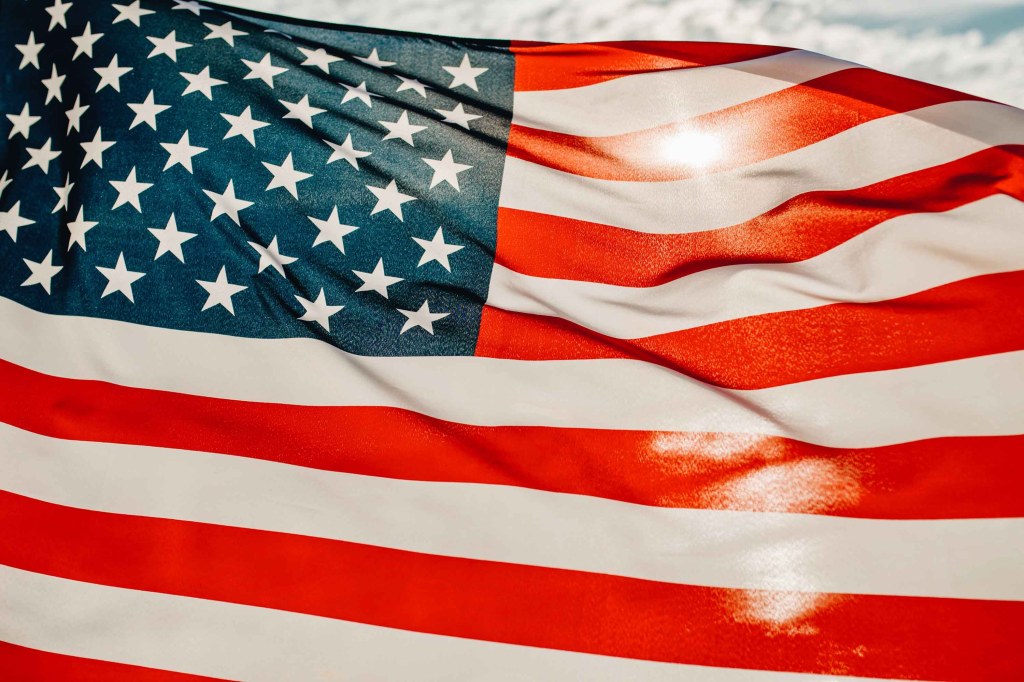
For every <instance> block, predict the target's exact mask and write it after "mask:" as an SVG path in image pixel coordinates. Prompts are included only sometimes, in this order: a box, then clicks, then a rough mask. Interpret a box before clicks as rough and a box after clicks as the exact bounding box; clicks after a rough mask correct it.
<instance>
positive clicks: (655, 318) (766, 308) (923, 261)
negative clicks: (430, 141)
mask: <svg viewBox="0 0 1024 682" xmlns="http://www.w3.org/2000/svg"><path fill="white" fill-rule="evenodd" d="M1021 225H1024V203H1021V202H1019V201H1017V200H1016V199H1012V198H1010V197H1007V196H1004V195H996V196H993V197H989V198H986V199H982V200H980V201H977V202H974V203H972V204H968V205H966V206H962V207H959V208H957V209H954V210H951V211H948V212H946V213H914V214H909V215H904V216H900V217H898V218H894V219H892V220H890V221H888V222H885V223H882V224H880V225H878V226H876V227H874V228H872V229H870V230H867V231H866V232H863V233H862V234H860V235H858V236H856V237H854V238H853V239H851V240H849V241H847V242H845V243H843V244H841V245H839V246H838V247H836V248H834V249H832V250H831V251H826V252H825V253H823V254H821V255H819V256H816V257H814V258H811V259H808V260H805V261H801V262H798V263H785V264H758V265H749V264H745V265H732V266H725V267H719V268H714V269H711V270H705V271H703V272H697V273H694V274H692V275H687V276H686V277H682V278H680V279H677V280H673V281H671V282H667V283H665V284H662V285H659V286H654V287H647V288H637V287H625V286H614V285H610V284H595V283H593V282H580V281H574V280H560V279H546V278H542V277H531V276H528V275H523V274H520V273H517V272H514V271H512V270H509V269H507V268H504V267H502V266H500V265H495V267H494V270H493V273H492V274H491V284H490V293H489V295H488V298H487V303H488V304H489V305H492V306H494V307H496V308H502V309H504V310H511V311H516V312H522V313H532V314H535V315H547V316H553V317H560V318H562V319H566V320H571V321H572V322H575V323H576V324H579V325H582V326H584V327H587V328H589V329H593V330H595V331H598V332H600V333H602V334H606V335H608V336H613V337H617V338H622V339H630V338H640V337H644V336H653V335H655V334H664V333H668V332H674V331H680V330H684V329H691V328H693V327H700V326H702V325H708V324H714V323H716V322H723V321H726V320H734V319H737V318H741V317H747V316H750V315H763V314H766V313H775V312H781V311H786V310H802V309H806V308H814V307H817V306H823V305H828V304H831V303H840V302H843V303H870V302H873V301H883V300H887V299H892V298H898V297H900V296H906V295H908V294H912V293H915V292H919V291H923V290H925V289H931V288H933V287H937V286H940V285H943V284H949V283H950V282H956V281H958V280H961V279H966V278H968V277H976V276H979V275H986V274H992V273H997V272H1006V271H1010V270H1020V269H1024V230H1022V229H1021Z"/></svg>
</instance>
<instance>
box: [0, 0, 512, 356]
mask: <svg viewBox="0 0 1024 682" xmlns="http://www.w3.org/2000/svg"><path fill="white" fill-rule="evenodd" d="M0 12H2V15H0V73H2V74H3V85H4V87H3V88H2V90H0V233H2V234H0V295H2V296H5V297H7V298H10V299H12V300H15V301H17V302H19V303H22V304H24V305H26V306H29V307H31V308H34V309H36V310H40V311H43V312H47V313H55V314H68V315H85V316H93V317H104V318H111V319H119V320H124V321H128V322H133V323H139V324H146V325H154V326H162V327H171V328H176V329H183V330H195V331H204V332H213V333H220V334H231V335H237V336H249V337H267V338H271V337H302V336H312V337H318V338H322V339H324V340H327V341H328V342H330V343H332V344H334V345H336V346H338V347H340V348H342V349H344V350H346V351H349V352H352V353H357V354H362V355H462V354H472V353H473V351H474V347H475V345H476V339H477V332H478V329H479V323H480V316H481V310H482V306H483V303H484V300H485V299H486V296H487V288H488V282H489V278H490V272H491V268H492V266H493V260H494V251H495V239H496V231H495V225H496V218H497V206H498V195H499V190H500V186H501V176H502V168H503V164H504V158H505V147H506V143H507V138H508V131H509V126H510V121H511V109H512V84H513V68H514V59H513V56H512V55H511V53H510V52H509V51H508V49H507V45H506V44H505V43H502V42H497V41H464V40H461V39H460V40H455V39H448V38H439V37H434V36H422V35H411V34H395V33H387V34H385V33H380V32H375V31H372V30H363V29H354V28H347V27H333V26H325V25H321V24H317V23H315V22H303V21H299V20H295V21H292V20H288V21H287V22H283V21H282V20H281V19H280V18H277V17H270V16H267V15H261V14H257V13H248V12H244V11H240V10H236V9H234V8H230V9H229V8H224V7H218V6H215V5H211V4H209V3H197V2H182V1H180V0H175V1H170V0H168V1H166V2H164V1H162V0H142V1H141V2H140V1H135V2H123V3H107V2H87V1H86V0H75V1H74V2H67V1H65V0H56V1H55V2H53V3H52V4H51V3H50V1H49V0H46V2H28V3H24V2H5V3H2V4H0Z"/></svg>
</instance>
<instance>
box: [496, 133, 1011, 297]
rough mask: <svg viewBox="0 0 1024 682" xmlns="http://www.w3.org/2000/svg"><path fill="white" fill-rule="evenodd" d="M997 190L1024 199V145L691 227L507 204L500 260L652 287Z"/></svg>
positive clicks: (800, 251)
mask: <svg viewBox="0 0 1024 682" xmlns="http://www.w3.org/2000/svg"><path fill="white" fill-rule="evenodd" d="M993 194H1007V195H1009V196H1012V197H1016V198H1017V199H1020V200H1022V201H1024V146H1020V145H1011V146H1005V147H993V148H989V149H985V150H983V151H980V152H977V153H975V154H971V155H970V156H966V157H964V158H962V159H957V160H956V161H951V162H949V163H945V164H942V165H940V166H934V167H932V168H927V169H924V170H920V171H915V172H913V173H908V174H906V175H901V176H899V177H895V178H891V179H888V180H884V181H882V182H878V183H875V184H873V185H868V186H866V187H862V188H859V189H853V190H844V191H820V192H808V193H807V194H802V195H800V196H797V197H794V198H793V199H790V200H789V201H786V202H785V203H783V204H781V205H779V206H778V207H777V208H774V209H772V210H771V211H768V212H767V213H765V214H763V215H760V216H758V217H756V218H754V219H752V220H749V221H747V222H744V223H740V224H738V225H734V226H732V227H726V228H722V229H719V230H709V231H706V232H696V233H691V234H647V233H643V232H634V231H632V230H626V229H622V228H619V227H612V226H610V225H600V224H597V223H590V222H585V221H582V220H573V219H572V218H562V217H558V216H549V215H544V214H540V213H531V212H529V211H520V210H516V209H510V208H499V209H498V249H497V254H496V259H497V262H498V263H500V264H501V265H503V266H505V267H507V268H509V269H511V270H515V271H516V272H521V273H523V274H525V275H532V276H534V277H547V278H551V279H574V280H581V281H588V282H600V283H604V284H618V285H622V286H634V287H649V286H656V285H658V284H664V283H665V282H669V281H671V280H674V279H678V278H679V277H683V276H685V275H688V274H691V273H694V272H700V271H702V270H708V269H710V268H715V267H721V266H725V265H739V264H745V263H791V262H795V261H799V260H804V259H806V258H812V257H814V256H817V255H819V254H821V253H824V252H825V251H828V250H829V249H831V248H834V247H835V246H838V245H839V244H841V243H843V242H845V241H847V240H848V239H850V238H852V237H855V236H857V235H858V234H860V233H862V232H864V231H865V230H868V229H869V228H871V227H874V226H875V225H878V224H879V223H882V222H884V221H886V220H891V219H892V218H895V217H898V216H901V215H906V214H908V213H925V212H929V213H930V212H940V211H948V210H950V209H953V208H956V207H957V206H962V205H964V204H968V203H970V202H972V201H977V200H978V199H983V198H985V197H988V196H991V195H993ZM680 227H682V225H680ZM540 244H543V248H539V245H540Z"/></svg>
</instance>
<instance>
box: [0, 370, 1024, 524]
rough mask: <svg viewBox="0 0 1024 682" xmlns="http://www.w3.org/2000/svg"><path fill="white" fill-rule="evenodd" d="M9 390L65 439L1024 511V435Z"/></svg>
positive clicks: (572, 486) (717, 491)
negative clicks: (806, 434) (848, 445)
mask: <svg viewBox="0 0 1024 682" xmlns="http://www.w3.org/2000/svg"><path fill="white" fill-rule="evenodd" d="M0 385H3V386H4V387H5V390H3V391H0V420H2V421H4V422H7V423H9V424H12V425H14V426H17V427H19V428H22V429H26V430H29V431H32V432H35V433H40V434H43V435H47V436H51V437H57V438H69V439H75V440H87V441H99V442H112V443H126V444H132V445H149V446H157V447H165V448H175V449H181V450H200V451H206V452H217V453H223V454H227V455H237V456H243V457H252V458H256V459H264V460H270V461H276V462H283V463H286V464H293V465H299V466H306V467H313V468H317V469H324V470H330V471H343V472H350V473H356V474H364V475H369V476H382V477H387V478H399V479H409V480H421V481H454V482H465V483H482V484H491V485H509V486H517V487H525V488H533V489H537V490H546V491H551V492H560V493H571V494H579V495H591V496H595V497H603V498H607V499H614V500H621V501H624V502H633V503H638V504H647V505H655V506H663V507H686V508H696V509H735V510H744V511H783V512H800V513H809V514H831V515H836V516H851V517H865V518H894V519H914V518H938V519H941V518H977V517H1017V516H1024V495H1021V494H1020V490H1021V489H1024V457H1021V456H1020V453H1021V452H1024V436H1012V437H995V436H993V437H965V438H942V439H934V440H925V441H916V442H912V443H901V444H897V445H890V446H885V447H878V448H865V449H840V448H829V447H822V446H818V445H810V444H807V443H802V442H800V441H794V440H790V439H787V438H781V437H777V436H761V435H753V434H728V433H692V432H690V433H687V432H681V433H680V432H665V431H662V432H658V431H614V430H599V429H569V428H549V427H532V426H508V427H481V426H467V425H462V424H456V423H452V422H446V421H442V420H439V419H433V418H430V417H425V416H423V415H419V414H416V413H413V412H408V411H405V410H399V409H394V408H384V407H313V406H296V405H278V404H266V403H252V402H244V401H238V400H223V399H217V398H205V397H199V396H191V395H184V394H179V393H169V392H164V391H153V390H146V389H139V388H129V387H124V386H117V385H114V384H108V383H104V382H98V381H84V380H75V379H63V378H56V377H50V376H47V375H45V374H39V373H37V372H33V371H31V370H27V369H23V368H21V367H18V366H17V365H13V364H10V363H7V362H3V361H0Z"/></svg>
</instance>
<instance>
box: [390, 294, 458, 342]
mask: <svg viewBox="0 0 1024 682" xmlns="http://www.w3.org/2000/svg"><path fill="white" fill-rule="evenodd" d="M398 312H400V313H402V314H403V315H405V316H406V317H407V318H408V319H407V320H406V321H405V324H403V325H402V331H400V332H398V335H399V336H401V335H402V334H404V333H406V332H407V331H409V330H410V329H414V328H416V327H420V328H421V329H425V330H426V331H427V333H428V334H431V335H433V333H434V323H435V322H437V321H438V320H440V319H441V318H443V317H448V315H449V314H450V313H432V312H430V301H428V300H426V299H424V300H423V305H421V306H420V309H419V310H402V309H401V308H399V309H398Z"/></svg>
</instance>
